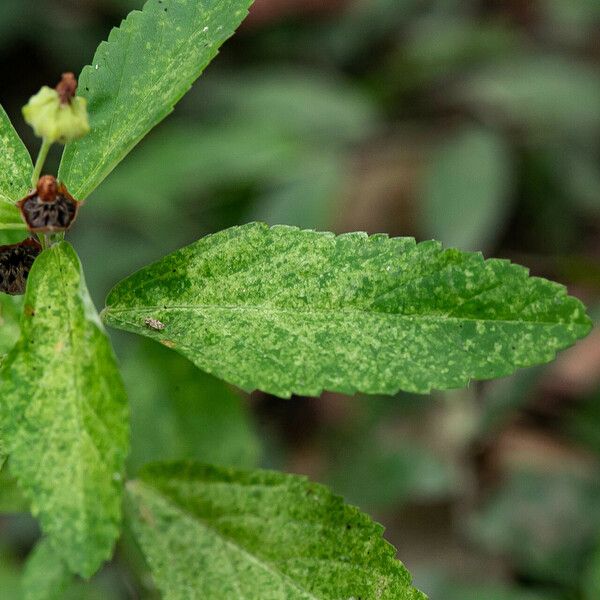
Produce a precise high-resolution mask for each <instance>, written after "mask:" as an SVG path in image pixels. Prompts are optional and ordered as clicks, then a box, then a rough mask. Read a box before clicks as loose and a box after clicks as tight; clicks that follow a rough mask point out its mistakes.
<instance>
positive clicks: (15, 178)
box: [0, 106, 33, 223]
mask: <svg viewBox="0 0 600 600" xmlns="http://www.w3.org/2000/svg"><path fill="white" fill-rule="evenodd" d="M32 172H33V163H32V162H31V156H29V152H27V148H25V145H24V144H23V142H22V141H21V138H20V137H19V135H18V134H17V132H16V131H15V129H14V127H13V126H12V123H11V122H10V119H9V118H8V115H7V114H6V112H5V111H4V109H3V108H2V107H1V106H0V223H6V221H5V220H4V219H3V217H4V216H5V213H6V215H10V214H13V212H12V211H10V205H14V203H15V202H16V201H17V200H19V199H21V198H22V197H23V196H26V195H27V192H28V191H29V186H30V184H31V173H32ZM4 204H8V205H9V206H8V207H6V206H3V205H4ZM14 214H15V215H16V216H17V217H18V220H16V221H15V222H20V223H22V220H21V217H20V216H19V212H18V210H17V208H16V207H14Z"/></svg>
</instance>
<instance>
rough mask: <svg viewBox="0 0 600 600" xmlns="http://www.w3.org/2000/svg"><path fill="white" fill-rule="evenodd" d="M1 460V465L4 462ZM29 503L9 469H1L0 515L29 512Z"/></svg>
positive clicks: (3, 467) (4, 467)
mask: <svg viewBox="0 0 600 600" xmlns="http://www.w3.org/2000/svg"><path fill="white" fill-rule="evenodd" d="M4 460H5V459H4V457H2V458H0V463H3V462H4ZM28 511H29V503H28V502H27V500H26V499H25V497H24V496H23V492H21V490H20V489H19V486H18V485H17V480H16V479H15V478H14V477H13V476H12V475H11V474H10V473H9V471H8V467H7V466H6V465H3V466H2V467H1V468H0V513H19V512H28Z"/></svg>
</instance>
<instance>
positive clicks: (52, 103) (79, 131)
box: [23, 73, 90, 144]
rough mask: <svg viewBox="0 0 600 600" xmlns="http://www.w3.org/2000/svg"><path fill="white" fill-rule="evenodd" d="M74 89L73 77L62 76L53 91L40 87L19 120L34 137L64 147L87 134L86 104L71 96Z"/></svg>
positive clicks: (81, 99) (84, 101) (70, 75)
mask: <svg viewBox="0 0 600 600" xmlns="http://www.w3.org/2000/svg"><path fill="white" fill-rule="evenodd" d="M76 89H77V81H76V80H75V77H74V76H73V74H72V73H65V74H64V75H63V77H62V80H61V81H60V83H59V84H58V85H57V86H56V89H52V88H49V87H48V86H44V87H43V88H42V89H41V90H40V91H39V92H38V93H37V94H36V95H35V96H32V97H31V98H30V100H29V102H28V103H27V105H26V106H24V107H23V116H24V117H25V121H27V123H28V124H29V125H31V127H33V131H34V132H35V134H36V135H37V136H39V137H41V138H44V139H45V140H47V141H49V142H52V143H53V142H60V143H62V144H66V143H68V142H70V141H72V140H76V139H78V138H80V137H83V136H84V135H85V134H86V133H88V132H89V130H90V125H89V120H88V113H87V101H86V100H85V98H81V97H79V96H75V90H76Z"/></svg>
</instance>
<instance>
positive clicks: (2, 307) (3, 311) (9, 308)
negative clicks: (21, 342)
mask: <svg viewBox="0 0 600 600" xmlns="http://www.w3.org/2000/svg"><path fill="white" fill-rule="evenodd" d="M22 312H23V297H22V296H9V295H7V294H0V357H3V356H4V355H5V354H7V353H8V352H9V351H10V350H12V348H13V346H14V345H15V344H16V343H17V340H18V339H19V334H20V331H21V328H20V325H19V321H20V319H21V313H22Z"/></svg>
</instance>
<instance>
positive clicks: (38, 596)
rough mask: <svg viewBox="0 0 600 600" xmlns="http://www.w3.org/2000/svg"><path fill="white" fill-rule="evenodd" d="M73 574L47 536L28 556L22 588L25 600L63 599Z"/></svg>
mask: <svg viewBox="0 0 600 600" xmlns="http://www.w3.org/2000/svg"><path fill="white" fill-rule="evenodd" d="M72 578H73V576H72V575H71V574H70V573H69V570H68V569H67V566H66V565H65V563H64V561H63V560H62V558H61V557H60V556H59V555H58V554H57V553H56V552H55V550H54V548H53V546H52V544H51V543H50V541H49V540H48V539H47V538H45V539H42V540H40V542H38V544H37V546H36V547H35V548H34V549H33V550H32V552H31V554H30V555H29V557H28V558H27V563H26V564H25V570H24V573H23V579H22V583H21V588H22V592H23V600H63V599H64V597H65V596H64V592H65V590H66V588H67V586H68V585H69V583H70V582H71V580H72Z"/></svg>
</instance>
